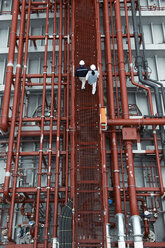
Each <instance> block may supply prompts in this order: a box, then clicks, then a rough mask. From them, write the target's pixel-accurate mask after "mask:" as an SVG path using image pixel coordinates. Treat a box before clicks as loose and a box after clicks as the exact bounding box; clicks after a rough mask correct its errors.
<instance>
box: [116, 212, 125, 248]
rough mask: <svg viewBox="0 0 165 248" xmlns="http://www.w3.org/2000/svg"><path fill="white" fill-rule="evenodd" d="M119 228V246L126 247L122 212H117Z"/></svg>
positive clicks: (120, 247)
mask: <svg viewBox="0 0 165 248" xmlns="http://www.w3.org/2000/svg"><path fill="white" fill-rule="evenodd" d="M116 218H117V230H118V234H117V235H118V248H125V232H124V216H123V214H121V213H118V214H116Z"/></svg>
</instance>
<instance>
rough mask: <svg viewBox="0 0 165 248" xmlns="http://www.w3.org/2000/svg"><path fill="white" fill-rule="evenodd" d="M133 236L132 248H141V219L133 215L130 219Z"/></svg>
mask: <svg viewBox="0 0 165 248" xmlns="http://www.w3.org/2000/svg"><path fill="white" fill-rule="evenodd" d="M131 222H132V229H133V236H134V248H143V240H142V236H143V235H142V230H141V223H140V222H141V218H140V216H139V215H133V216H132V217H131Z"/></svg>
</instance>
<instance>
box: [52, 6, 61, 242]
mask: <svg viewBox="0 0 165 248" xmlns="http://www.w3.org/2000/svg"><path fill="white" fill-rule="evenodd" d="M62 12H63V1H60V26H59V64H58V103H57V140H56V169H55V189H54V190H55V192H54V218H53V238H57V222H58V219H57V217H58V188H59V163H60V123H61V73H62V14H63V13H62Z"/></svg>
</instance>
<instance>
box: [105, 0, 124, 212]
mask: <svg viewBox="0 0 165 248" xmlns="http://www.w3.org/2000/svg"><path fill="white" fill-rule="evenodd" d="M103 8H104V9H103V10H104V13H103V14H104V27H105V31H104V32H105V46H106V50H105V57H106V70H107V94H108V111H109V112H110V117H111V119H114V118H115V105H114V103H115V101H114V91H113V74H112V55H111V40H110V28H109V26H110V23H109V7H108V0H104V5H103ZM111 150H112V165H113V180H114V192H115V207H116V213H122V205H121V195H120V176H119V161H118V151H117V136H116V132H115V128H114V127H112V131H111Z"/></svg>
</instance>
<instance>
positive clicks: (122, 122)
mask: <svg viewBox="0 0 165 248" xmlns="http://www.w3.org/2000/svg"><path fill="white" fill-rule="evenodd" d="M107 124H108V125H109V126H131V125H134V126H145V125H147V126H153V125H155V126H157V125H165V118H153V119H151V118H146V119H145V118H144V117H143V118H136V119H115V120H112V119H108V120H107Z"/></svg>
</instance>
